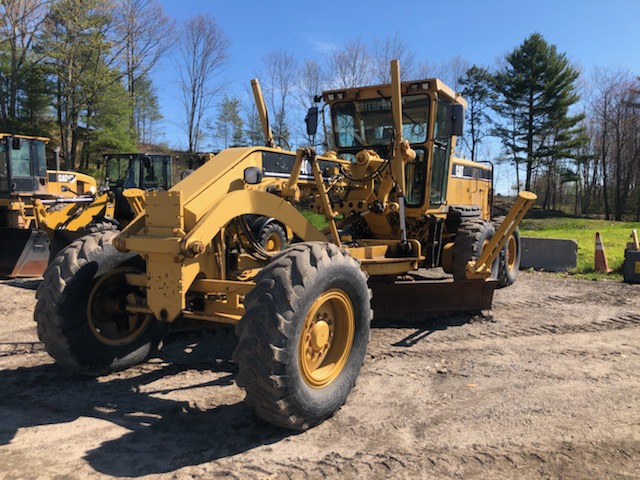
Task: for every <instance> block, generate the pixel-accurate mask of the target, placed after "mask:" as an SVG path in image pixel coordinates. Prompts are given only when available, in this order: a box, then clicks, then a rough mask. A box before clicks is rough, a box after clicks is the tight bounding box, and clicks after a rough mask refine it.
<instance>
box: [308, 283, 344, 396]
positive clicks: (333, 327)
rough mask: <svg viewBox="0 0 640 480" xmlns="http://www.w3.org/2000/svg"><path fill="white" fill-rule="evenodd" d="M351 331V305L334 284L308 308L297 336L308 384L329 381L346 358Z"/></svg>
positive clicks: (326, 382) (319, 383)
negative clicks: (299, 336) (299, 335)
mask: <svg viewBox="0 0 640 480" xmlns="http://www.w3.org/2000/svg"><path fill="white" fill-rule="evenodd" d="M354 334H355V316H354V313H353V305H352V304H351V300H350V299H349V297H348V296H347V294H346V293H345V292H343V291H342V290H339V289H337V288H334V289H331V290H328V291H326V292H324V293H323V294H322V295H320V296H319V297H318V298H317V299H316V301H315V302H313V305H312V306H311V309H310V310H309V313H308V315H307V318H306V319H305V322H304V326H303V327H302V335H301V340H300V351H299V354H300V370H301V371H302V377H303V378H304V381H305V382H306V383H307V385H309V386H310V387H312V388H323V387H326V386H327V385H329V384H330V383H331V382H333V381H334V380H335V379H336V378H338V376H339V375H340V372H342V369H343V368H344V366H345V364H346V363H347V359H348V358H349V354H350V353H351V346H352V345H353V338H354Z"/></svg>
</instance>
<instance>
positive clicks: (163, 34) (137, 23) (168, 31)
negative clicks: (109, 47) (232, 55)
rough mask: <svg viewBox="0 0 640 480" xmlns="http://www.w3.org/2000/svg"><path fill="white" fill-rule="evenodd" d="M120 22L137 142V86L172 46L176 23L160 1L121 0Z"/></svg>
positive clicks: (119, 33)
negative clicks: (168, 15) (165, 12)
mask: <svg viewBox="0 0 640 480" xmlns="http://www.w3.org/2000/svg"><path fill="white" fill-rule="evenodd" d="M119 6H120V8H119V11H120V14H121V17H122V18H121V22H120V24H119V25H118V28H117V29H116V34H117V35H118V37H119V38H120V39H121V40H122V41H123V48H124V52H123V61H124V71H125V76H126V79H127V91H128V92H129V101H130V105H131V118H130V125H131V134H132V135H133V136H134V137H135V139H136V140H138V138H139V136H140V132H138V131H137V129H136V125H137V124H138V123H139V122H138V121H137V119H136V115H137V112H138V111H139V109H138V108H137V103H138V95H137V84H138V82H140V81H141V79H143V78H144V77H145V76H147V74H148V73H149V72H150V71H151V70H152V69H153V67H154V66H155V65H156V64H157V62H158V60H159V59H160V57H161V56H162V55H163V54H165V53H166V52H167V51H168V50H169V49H170V48H171V46H172V37H173V29H174V22H173V21H172V20H170V19H169V18H168V17H167V16H166V15H165V14H164V11H163V10H162V6H161V5H160V3H159V2H158V1H157V0H119Z"/></svg>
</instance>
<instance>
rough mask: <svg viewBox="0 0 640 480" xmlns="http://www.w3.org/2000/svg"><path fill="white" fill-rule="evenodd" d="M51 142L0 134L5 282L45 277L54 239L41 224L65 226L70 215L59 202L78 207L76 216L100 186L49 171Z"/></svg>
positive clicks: (0, 256)
mask: <svg viewBox="0 0 640 480" xmlns="http://www.w3.org/2000/svg"><path fill="white" fill-rule="evenodd" d="M48 141H49V139H47V138H44V137H32V136H26V135H14V134H7V133H0V275H2V276H9V277H24V276H27V277H28V276H39V275H41V274H42V272H43V271H44V269H45V268H46V266H47V263H48V260H49V236H47V232H46V231H45V228H44V225H42V224H41V219H42V218H43V217H44V216H45V215H48V216H49V224H54V223H55V224H56V225H62V224H63V223H64V221H65V220H68V215H67V214H66V213H65V212H62V211H63V210H64V205H65V204H63V203H59V202H62V201H64V202H70V203H73V204H75V205H76V206H75V207H74V211H77V210H78V208H79V205H81V204H84V205H86V204H89V203H92V202H93V201H94V196H95V194H96V192H97V185H96V181H95V179H94V178H93V177H91V176H89V175H85V174H83V173H78V172H68V171H62V170H60V168H56V169H55V170H47V163H46V156H45V145H46V144H47V143H48ZM57 163H58V162H57V161H56V164H57ZM38 202H41V203H38ZM38 205H40V206H41V209H42V210H41V211H40V212H38V207H37V206H38ZM42 205H46V206H44V207H42ZM87 233H88V232H87ZM49 234H51V232H49Z"/></svg>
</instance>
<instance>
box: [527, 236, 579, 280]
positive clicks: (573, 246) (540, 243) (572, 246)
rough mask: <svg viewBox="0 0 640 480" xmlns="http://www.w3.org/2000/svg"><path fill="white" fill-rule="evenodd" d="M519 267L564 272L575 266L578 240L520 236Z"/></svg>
mask: <svg viewBox="0 0 640 480" xmlns="http://www.w3.org/2000/svg"><path fill="white" fill-rule="evenodd" d="M520 241H521V247H522V257H521V258H520V268H521V269H527V268H534V269H536V270H546V271H548V272H565V271H567V270H568V269H570V268H576V264H577V262H578V242H576V241H575V240H567V239H558V238H530V237H529V238H528V237H521V238H520Z"/></svg>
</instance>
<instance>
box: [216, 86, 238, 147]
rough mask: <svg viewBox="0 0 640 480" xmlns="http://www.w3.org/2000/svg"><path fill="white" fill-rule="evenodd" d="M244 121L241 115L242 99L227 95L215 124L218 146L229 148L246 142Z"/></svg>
mask: <svg viewBox="0 0 640 480" xmlns="http://www.w3.org/2000/svg"><path fill="white" fill-rule="evenodd" d="M243 128H244V121H243V120H242V117H241V116H240V100H238V99H237V98H235V97H232V98H229V97H227V96H226V95H225V97H224V98H223V99H222V102H221V103H220V107H219V111H218V116H217V117H216V122H215V125H214V136H215V138H216V139H217V140H218V146H220V147H221V148H228V147H231V146H239V145H242V144H244V129H243Z"/></svg>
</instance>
